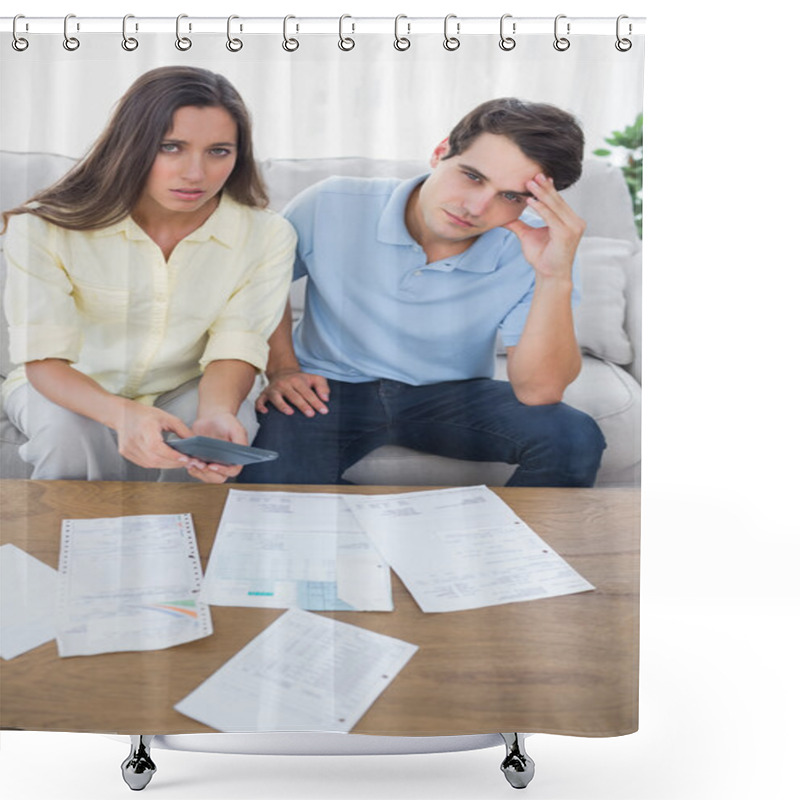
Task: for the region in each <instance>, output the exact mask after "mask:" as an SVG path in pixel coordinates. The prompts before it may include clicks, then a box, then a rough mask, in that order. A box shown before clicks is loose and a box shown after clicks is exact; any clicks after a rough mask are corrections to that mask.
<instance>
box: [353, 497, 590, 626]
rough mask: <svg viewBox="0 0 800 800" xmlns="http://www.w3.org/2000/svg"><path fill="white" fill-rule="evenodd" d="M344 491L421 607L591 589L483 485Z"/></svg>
mask: <svg viewBox="0 0 800 800" xmlns="http://www.w3.org/2000/svg"><path fill="white" fill-rule="evenodd" d="M346 497H347V498H348V500H347V501H348V503H349V505H350V507H351V508H352V509H353V512H354V513H355V516H356V517H357V518H358V520H359V521H360V522H361V525H362V526H363V528H364V529H365V530H367V531H368V532H369V535H370V537H371V538H372V540H373V541H374V542H375V544H376V546H377V547H378V549H379V550H380V551H381V554H382V555H383V557H384V558H385V559H386V560H387V561H388V562H389V564H390V565H391V567H392V569H394V571H395V572H396V573H397V574H398V575H399V577H400V578H401V580H402V581H403V583H404V584H405V585H406V587H407V588H408V590H409V592H411V594H412V596H413V597H414V599H415V600H416V602H417V604H418V605H419V607H420V608H421V609H422V610H423V611H461V610H464V609H469V608H480V607H483V606H492V605H499V604H501V603H511V602H517V601H522V600H534V599H538V598H542V597H553V596H555V595H563V594H572V593H573V592H585V591H587V590H590V589H593V588H594V587H593V586H592V585H591V584H590V583H589V582H588V581H586V580H584V579H583V578H582V577H581V576H580V575H579V574H578V573H577V572H575V570H574V569H572V567H570V565H569V564H567V562H566V561H564V559H563V558H561V556H559V555H558V553H556V552H555V551H554V550H553V549H552V548H551V547H550V546H549V545H548V544H547V543H546V542H545V541H543V540H542V539H541V538H540V537H539V536H537V535H536V533H534V531H533V530H531V528H530V527H528V525H526V524H525V523H524V522H523V521H522V520H521V519H520V518H519V517H518V516H517V515H516V514H515V513H514V512H513V511H512V510H511V508H510V507H509V506H508V505H506V503H504V502H503V501H502V500H501V499H500V498H499V497H498V496H497V495H496V494H495V493H494V492H492V491H491V490H489V489H488V488H486V487H485V486H471V487H463V488H454V489H439V490H433V491H427V492H406V493H403V494H390V495H372V496H369V495H359V496H352V495H351V496H346Z"/></svg>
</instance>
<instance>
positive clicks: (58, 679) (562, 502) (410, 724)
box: [0, 480, 640, 736]
mask: <svg viewBox="0 0 800 800" xmlns="http://www.w3.org/2000/svg"><path fill="white" fill-rule="evenodd" d="M228 488H230V487H228V486H207V485H203V484H189V483H186V484H175V483H172V484H158V483H115V482H78V481H16V480H6V481H0V523H1V524H0V535H1V536H2V542H3V543H7V542H12V543H14V544H16V545H17V546H18V547H20V548H22V549H23V550H26V551H27V552H28V553H30V554H31V555H33V556H36V557H37V558H39V559H41V560H42V561H43V562H44V563H46V564H49V565H50V566H52V567H54V568H57V567H58V555H59V541H60V530H61V521H62V519H65V518H86V517H110V516H118V515H134V514H175V513H184V512H191V514H192V517H193V521H194V526H195V530H196V533H197V540H198V547H199V550H200V554H201V557H202V559H203V564H204V566H205V563H206V561H207V559H208V555H209V553H210V551H211V545H212V543H213V539H214V535H215V533H216V528H217V523H218V521H219V518H220V514H221V512H222V507H223V505H224V502H225V497H226V494H227V491H228ZM236 488H239V489H249V490H255V491H271V490H281V491H301V492H302V491H331V490H332V487H329V486H304V487H299V486H263V485H259V486H247V485H239V486H237V487H236ZM427 488H429V487H426V489H427ZM335 490H336V491H342V492H350V493H361V494H375V493H388V492H394V491H409V487H375V486H372V487H364V486H358V487H355V486H354V487H335ZM493 491H495V492H496V493H497V494H498V495H499V496H500V497H501V498H502V499H503V500H504V501H505V502H507V503H508V504H509V505H510V506H511V507H512V508H513V509H514V511H515V512H516V513H517V514H518V515H519V516H520V517H522V518H523V519H524V520H525V521H526V522H527V523H528V524H529V525H530V526H531V527H532V528H533V529H534V530H535V531H536V532H537V533H538V534H539V535H540V536H541V537H542V538H543V539H544V540H545V541H546V542H547V543H548V544H549V545H551V546H552V547H553V548H555V550H556V551H557V552H558V553H559V554H560V555H561V556H563V557H564V558H565V559H566V560H567V561H568V562H569V563H570V564H571V565H572V566H573V567H574V568H575V569H576V570H578V572H580V573H581V575H583V576H584V577H585V578H586V579H587V580H588V581H589V582H591V583H592V584H593V585H594V586H595V587H596V589H595V591H591V592H584V593H581V594H575V595H568V596H565V597H552V598H547V599H543V600H535V601H530V602H524V603H510V604H506V605H502V606H495V607H492V608H482V609H476V610H471V611H460V612H453V613H444V614H424V613H423V612H422V611H420V609H419V607H418V606H417V605H416V603H415V602H414V600H413V599H412V597H411V595H410V594H409V593H408V592H407V590H406V589H405V587H404V586H403V584H402V583H401V582H400V580H399V579H398V578H397V576H396V575H394V574H393V575H392V589H393V594H394V601H395V611H393V612H325V613H324V614H323V615H324V616H330V617H334V618H337V619H340V620H342V621H343V622H348V623H351V624H354V625H358V626H361V627H363V628H367V629H369V630H373V631H377V632H379V633H384V634H387V635H389V636H395V637H397V638H400V639H403V640H405V641H408V642H412V643H413V644H416V645H418V646H419V648H420V649H419V651H418V652H417V653H416V655H415V656H414V657H413V658H412V659H411V661H410V662H409V663H408V665H407V666H406V667H405V668H404V669H403V670H402V671H401V672H400V674H399V675H398V677H397V678H396V679H395V680H394V681H393V682H392V683H391V684H390V685H389V687H388V688H387V689H386V691H385V692H384V693H383V694H382V695H381V696H380V697H379V698H378V699H377V701H376V702H375V703H374V704H373V706H372V707H371V708H370V709H369V710H368V711H367V713H366V714H365V715H364V716H363V717H362V718H361V720H360V721H359V722H358V724H357V725H356V727H355V728H354V729H353V733H369V734H387V735H403V736H415V735H445V734H468V733H486V732H497V731H501V730H503V731H525V732H544V733H562V734H573V735H579V736H617V735H621V734H626V733H632V732H633V731H635V730H636V729H637V725H638V703H637V699H638V626H639V507H640V499H639V492H638V490H632V489H525V488H497V489H494V490H493ZM282 613H283V611H282V610H273V609H252V608H228V607H220V606H214V607H212V617H213V624H214V633H213V635H212V636H209V637H207V638H205V639H201V640H199V641H196V642H191V643H189V644H185V645H180V646H178V647H172V648H169V649H167V650H161V651H148V652H140V653H108V654H103V655H96V656H80V657H72V658H60V657H59V656H58V653H57V650H56V644H55V642H54V641H51V642H48V643H46V644H44V645H42V646H40V647H38V648H36V649H35V650H31V651H29V652H27V653H24V654H23V655H21V656H18V657H17V658H14V659H12V660H10V661H3V662H0V669H1V670H2V672H1V673H0V727H3V728H9V729H24V730H47V731H87V732H115V733H162V734H166V733H202V732H209V731H211V730H212V729H211V728H208V727H207V726H205V725H202V724H200V723H198V722H196V721H194V720H192V719H190V718H188V717H185V716H183V715H182V714H179V713H178V712H177V711H175V710H174V708H173V706H174V705H175V704H176V703H177V702H178V701H179V700H181V699H182V698H183V697H185V696H186V695H187V694H189V692H191V691H192V690H193V689H194V688H196V687H197V686H198V685H199V684H200V683H201V682H202V681H203V680H205V679H206V678H207V677H208V676H209V675H211V674H212V673H213V672H214V671H215V670H216V669H218V668H219V667H220V666H222V665H223V664H224V663H225V662H226V661H227V660H228V659H230V658H231V657H232V656H233V655H234V654H235V653H237V652H238V651H239V650H240V649H241V648H242V647H243V646H244V645H245V644H247V643H248V642H249V641H250V640H251V639H253V638H254V637H255V636H256V635H257V634H259V633H260V632H261V631H262V630H263V629H264V628H265V627H266V626H267V625H269V624H270V623H271V622H273V621H274V620H275V619H277V617H278V616H280V614H282ZM320 613H322V612H320Z"/></svg>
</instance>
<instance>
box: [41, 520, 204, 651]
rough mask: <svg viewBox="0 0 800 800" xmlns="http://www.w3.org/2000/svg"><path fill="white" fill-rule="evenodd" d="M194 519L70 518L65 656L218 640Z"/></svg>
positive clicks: (62, 601) (62, 612) (64, 548)
mask: <svg viewBox="0 0 800 800" xmlns="http://www.w3.org/2000/svg"><path fill="white" fill-rule="evenodd" d="M201 578H202V569H201V566H200V557H199V555H198V552H197V540H196V538H195V533H194V526H193V525H192V517H191V515H190V514H164V515H143V516H129V517H109V518H105V519H65V520H64V521H63V523H62V526H61V555H60V560H59V577H58V588H57V606H58V608H57V615H56V619H57V635H56V639H57V642H58V653H59V655H61V656H82V655H94V654H96V653H111V652H117V651H127V650H161V649H163V648H165V647H172V646H174V645H178V644H184V643H185V642H191V641H194V640H195V639H202V638H203V637H204V636H209V635H210V634H211V633H212V626H211V614H210V613H209V609H208V606H206V605H205V604H204V603H202V602H200V601H199V599H198V594H199V591H200V581H201Z"/></svg>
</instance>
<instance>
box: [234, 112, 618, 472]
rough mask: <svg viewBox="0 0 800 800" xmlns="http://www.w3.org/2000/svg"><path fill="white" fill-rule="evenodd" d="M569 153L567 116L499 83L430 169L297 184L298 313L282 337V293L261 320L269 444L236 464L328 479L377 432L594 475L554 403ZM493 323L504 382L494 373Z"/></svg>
mask: <svg viewBox="0 0 800 800" xmlns="http://www.w3.org/2000/svg"><path fill="white" fill-rule="evenodd" d="M582 155H583V133H582V131H581V130H580V128H579V126H578V125H577V123H576V121H575V120H574V118H573V117H572V116H571V115H569V114H567V113H566V112H564V111H562V110H560V109H557V108H555V107H553V106H548V105H543V104H533V103H527V102H524V101H520V100H517V99H514V98H503V99H497V100H491V101H489V102H487V103H484V104H482V105H480V106H478V107H477V108H476V109H474V110H473V111H472V112H470V113H469V114H468V115H467V116H466V117H465V118H464V119H462V120H461V122H459V123H458V125H456V127H455V128H454V129H453V131H452V132H451V134H450V136H449V137H448V138H447V139H445V140H444V141H443V142H441V143H440V144H439V146H438V147H437V148H436V150H435V151H434V153H433V156H432V158H431V167H432V171H431V172H430V174H429V175H423V176H420V177H418V178H415V179H412V180H409V181H399V180H386V179H353V178H330V179H328V180H325V181H322V182H321V183H319V184H316V185H315V186H312V187H310V188H309V189H307V190H306V191H305V192H303V193H301V194H300V195H299V196H298V197H297V198H296V199H295V200H294V201H293V202H292V203H291V204H290V205H289V206H288V207H287V209H286V212H285V214H286V216H287V218H288V219H289V220H290V221H291V222H292V224H293V225H294V227H295V228H296V230H297V232H298V237H299V238H298V246H297V260H296V262H295V278H299V277H302V276H303V275H307V276H308V284H307V289H306V308H305V314H304V316H303V319H302V321H301V322H300V324H299V325H298V327H297V330H296V331H295V333H294V341H293V340H292V331H291V313H290V309H289V308H288V307H287V309H286V312H285V314H284V318H283V321H282V323H281V324H280V325H279V327H278V329H277V330H276V332H275V333H274V334H273V335H272V337H271V339H270V357H269V364H268V367H267V377H268V379H269V386H268V388H267V389H266V390H265V392H264V393H263V394H262V396H261V397H260V398H259V401H258V404H257V409H258V411H259V412H260V417H259V420H260V424H261V427H260V430H259V433H258V435H257V437H256V440H255V442H254V444H255V445H256V446H258V447H266V448H271V449H274V450H277V451H278V452H279V454H280V457H279V458H278V460H277V461H274V462H267V463H264V464H258V465H254V466H251V467H247V468H245V469H244V470H243V471H242V474H241V476H240V478H239V480H241V481H244V482H266V483H320V484H335V483H341V482H342V473H343V472H344V471H345V470H346V469H347V468H348V467H349V466H350V465H351V464H353V463H355V462H356V461H358V460H359V459H360V458H361V457H363V456H364V455H366V454H367V453H369V452H370V451H372V450H374V449H375V448H377V447H379V446H380V445H382V444H387V443H391V444H397V445H404V446H406V447H410V448H413V449H415V450H421V451H424V452H429V453H437V454H439V455H444V456H450V457H454V458H463V459H472V460H482V461H504V462H507V463H512V464H518V465H519V466H518V468H517V470H516V471H515V472H514V474H513V475H512V477H511V479H510V480H509V481H508V485H510V486H591V485H592V484H593V483H594V479H595V475H596V473H597V469H598V467H599V464H600V458H601V455H602V450H603V448H604V447H605V442H604V440H603V437H602V434H601V433H600V431H599V429H598V427H597V425H596V424H595V422H594V420H592V419H591V417H589V416H587V415H586V414H583V413H582V412H579V411H577V410H576V409H573V408H570V407H569V406H567V405H564V404H563V403H562V402H561V398H562V395H563V392H564V389H565V388H566V387H567V386H568V385H569V383H571V382H572V381H573V380H574V379H575V378H576V376H577V375H578V372H579V371H580V365H581V356H580V350H579V347H578V344H577V341H576V338H575V331H574V325H573V318H572V300H573V296H574V294H575V292H574V289H573V277H572V266H573V260H574V257H575V251H576V248H577V246H578V242H579V241H580V238H581V235H582V234H583V231H584V229H585V223H584V222H583V220H582V219H580V218H579V217H578V216H577V215H576V214H575V212H574V211H573V210H572V209H571V208H570V207H569V205H567V203H566V202H565V201H564V200H563V199H562V197H561V196H560V195H559V190H561V189H563V188H565V187H567V186H569V185H570V184H572V183H574V182H575V181H576V180H577V179H578V177H580V173H581V160H582ZM523 212H524V213H523ZM531 212H533V213H531ZM521 215H523V219H520V216H521ZM498 329H499V330H500V333H501V336H502V339H503V343H504V344H505V346H506V349H507V353H508V377H509V381H495V380H492V376H493V373H494V362H495V357H494V356H495V340H496V334H497V331H498ZM297 411H299V412H300V413H296V412H297Z"/></svg>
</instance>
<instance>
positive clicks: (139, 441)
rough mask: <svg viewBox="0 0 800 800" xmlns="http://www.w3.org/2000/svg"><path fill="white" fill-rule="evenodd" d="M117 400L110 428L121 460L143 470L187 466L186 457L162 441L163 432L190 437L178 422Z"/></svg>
mask: <svg viewBox="0 0 800 800" xmlns="http://www.w3.org/2000/svg"><path fill="white" fill-rule="evenodd" d="M119 399H120V400H121V408H120V413H119V414H118V418H117V422H116V424H115V425H114V426H113V427H114V429H115V430H116V432H117V445H118V450H119V454H120V455H121V456H122V457H123V458H127V459H128V461H132V462H133V463H134V464H138V465H139V466H140V467H145V468H147V469H178V468H180V467H184V466H186V465H187V464H188V463H189V461H190V459H189V458H188V457H187V456H185V455H183V453H179V452H178V451H177V450H173V449H172V448H171V447H170V446H169V445H168V444H166V442H164V433H176V434H177V435H178V436H180V437H181V439H185V438H186V437H187V436H191V435H192V432H191V430H190V429H189V427H188V426H187V425H186V424H185V423H184V422H183V421H182V420H180V419H178V417H176V416H173V415H172V414H168V413H167V412H166V411H163V410H162V409H160V408H154V407H153V406H145V405H142V404H141V403H137V402H135V401H133V400H123V399H122V398H119Z"/></svg>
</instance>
